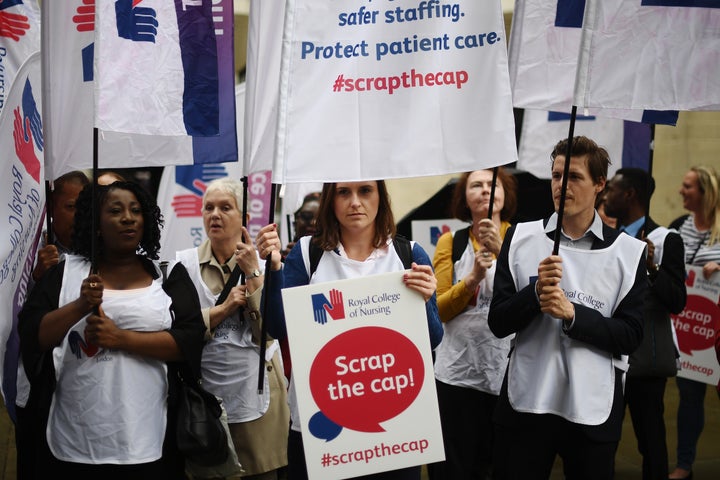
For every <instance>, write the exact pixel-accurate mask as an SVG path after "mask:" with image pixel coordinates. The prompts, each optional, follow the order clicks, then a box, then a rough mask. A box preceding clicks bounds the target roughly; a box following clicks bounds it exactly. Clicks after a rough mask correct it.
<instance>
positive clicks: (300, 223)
mask: <svg viewBox="0 0 720 480" xmlns="http://www.w3.org/2000/svg"><path fill="white" fill-rule="evenodd" d="M319 206H320V192H311V193H308V194H307V195H305V197H304V198H303V202H302V205H300V208H298V209H297V210H295V213H294V214H293V219H294V220H293V230H294V232H295V235H294V236H293V241H292V242H289V243H288V244H287V246H286V247H285V249H284V250H283V251H282V252H281V254H282V256H283V258H284V257H287V255H288V253H290V250H292V248H293V247H294V246H295V243H296V242H297V241H298V240H300V239H301V238H302V237H304V236H307V235H310V236H312V235H315V224H316V221H317V212H318V207H319Z"/></svg>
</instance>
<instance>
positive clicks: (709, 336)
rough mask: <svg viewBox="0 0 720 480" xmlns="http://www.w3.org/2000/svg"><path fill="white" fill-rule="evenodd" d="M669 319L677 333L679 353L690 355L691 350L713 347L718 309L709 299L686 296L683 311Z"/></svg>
mask: <svg viewBox="0 0 720 480" xmlns="http://www.w3.org/2000/svg"><path fill="white" fill-rule="evenodd" d="M671 317H672V319H673V326H674V327H675V331H676V332H677V336H678V344H679V346H680V351H681V352H683V353H684V354H686V355H692V351H693V350H694V351H699V350H707V349H708V348H711V347H713V346H714V345H715V340H714V339H715V332H716V330H717V327H718V321H720V308H718V306H717V305H716V304H714V303H713V302H712V301H711V300H710V299H709V298H707V297H703V296H701V295H688V296H687V303H686V304H685V309H684V310H683V311H682V312H680V313H679V314H677V315H671Z"/></svg>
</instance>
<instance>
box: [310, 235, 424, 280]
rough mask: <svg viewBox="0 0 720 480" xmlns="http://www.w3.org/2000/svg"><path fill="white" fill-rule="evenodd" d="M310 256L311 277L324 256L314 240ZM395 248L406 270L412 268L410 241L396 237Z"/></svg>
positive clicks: (311, 243) (399, 236) (311, 242)
mask: <svg viewBox="0 0 720 480" xmlns="http://www.w3.org/2000/svg"><path fill="white" fill-rule="evenodd" d="M308 247H309V250H310V252H309V255H310V277H312V276H313V274H314V273H315V270H317V266H318V263H320V257H322V255H323V253H324V252H323V250H322V249H321V248H320V247H318V246H317V245H316V244H315V243H314V242H313V241H312V240H310V243H309V245H308ZM393 247H395V251H396V252H397V254H398V257H400V260H401V261H402V264H403V267H405V269H409V268H412V262H413V256H412V245H411V243H410V240H408V239H407V238H405V237H403V236H402V235H396V236H395V239H394V240H393Z"/></svg>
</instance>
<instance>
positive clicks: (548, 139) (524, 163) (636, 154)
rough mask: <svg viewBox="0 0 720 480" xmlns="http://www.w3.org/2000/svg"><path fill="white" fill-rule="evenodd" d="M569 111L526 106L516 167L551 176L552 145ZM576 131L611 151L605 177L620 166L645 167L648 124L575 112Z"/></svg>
mask: <svg viewBox="0 0 720 480" xmlns="http://www.w3.org/2000/svg"><path fill="white" fill-rule="evenodd" d="M569 127H570V115H568V114H564V113H559V112H545V111H542V110H530V109H528V110H525V113H524V114H523V125H522V133H521V135H520V146H519V148H518V162H517V168H518V169H520V170H525V171H527V172H530V173H532V174H533V175H535V176H536V177H538V178H545V179H549V178H550V173H551V172H550V170H551V164H552V161H551V159H550V152H551V151H552V148H553V146H554V145H555V144H556V143H557V142H558V141H560V140H562V139H563V138H567V135H568V130H569ZM575 135H585V136H586V137H589V138H592V139H593V140H594V141H595V142H597V144H598V145H600V146H601V147H604V148H605V149H606V150H607V151H608V153H609V154H610V161H611V162H612V163H611V164H610V166H609V168H608V178H610V177H612V176H613V175H614V174H615V171H616V170H617V169H619V168H621V167H638V168H642V169H644V170H647V169H648V164H649V158H650V125H647V124H644V123H637V122H630V121H627V120H618V119H615V118H603V117H592V116H590V117H585V116H578V117H577V119H576V121H575Z"/></svg>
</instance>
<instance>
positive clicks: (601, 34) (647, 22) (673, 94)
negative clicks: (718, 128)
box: [574, 0, 720, 110]
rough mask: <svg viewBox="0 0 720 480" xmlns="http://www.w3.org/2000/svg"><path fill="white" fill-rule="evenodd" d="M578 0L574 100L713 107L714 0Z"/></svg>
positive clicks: (718, 68) (717, 72)
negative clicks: (581, 0) (582, 3)
mask: <svg viewBox="0 0 720 480" xmlns="http://www.w3.org/2000/svg"><path fill="white" fill-rule="evenodd" d="M586 1H587V5H586V7H585V21H584V23H583V28H582V30H583V34H582V41H581V49H580V59H579V67H578V72H577V83H576V86H575V100H574V101H575V104H576V105H577V106H578V107H590V108H631V109H634V110H643V109H653V110H720V1H718V0H632V1H628V0H586Z"/></svg>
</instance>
